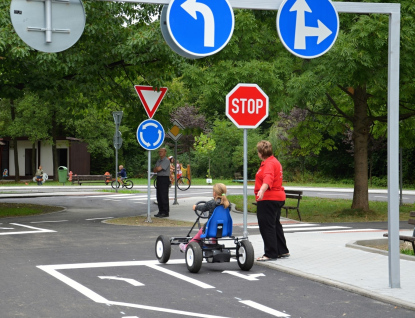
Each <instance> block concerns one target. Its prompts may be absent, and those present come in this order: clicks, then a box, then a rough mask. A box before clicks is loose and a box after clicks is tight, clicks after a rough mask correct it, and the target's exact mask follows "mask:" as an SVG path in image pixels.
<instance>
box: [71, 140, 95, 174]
mask: <svg viewBox="0 0 415 318" xmlns="http://www.w3.org/2000/svg"><path fill="white" fill-rule="evenodd" d="M69 167H70V170H71V171H72V172H73V174H91V155H90V154H89V152H88V151H87V144H86V143H84V142H77V141H72V142H71V145H70V146H69Z"/></svg>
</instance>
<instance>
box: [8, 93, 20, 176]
mask: <svg viewBox="0 0 415 318" xmlns="http://www.w3.org/2000/svg"><path fill="white" fill-rule="evenodd" d="M10 115H11V118H12V121H14V120H15V119H16V112H15V108H14V101H13V100H12V99H11V100H10ZM12 143H13V154H14V181H16V182H19V181H20V169H19V152H18V151H17V139H16V137H13V140H12ZM9 173H10V172H9Z"/></svg>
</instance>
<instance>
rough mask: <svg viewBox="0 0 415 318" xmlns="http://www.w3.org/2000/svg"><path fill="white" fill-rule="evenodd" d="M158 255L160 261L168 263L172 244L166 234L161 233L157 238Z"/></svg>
mask: <svg viewBox="0 0 415 318" xmlns="http://www.w3.org/2000/svg"><path fill="white" fill-rule="evenodd" d="M155 248H156V257H157V259H158V261H159V262H160V263H167V262H168V261H169V258H170V254H171V244H170V240H169V239H168V238H167V237H166V236H164V235H160V236H159V237H158V238H157V240H156V246H155Z"/></svg>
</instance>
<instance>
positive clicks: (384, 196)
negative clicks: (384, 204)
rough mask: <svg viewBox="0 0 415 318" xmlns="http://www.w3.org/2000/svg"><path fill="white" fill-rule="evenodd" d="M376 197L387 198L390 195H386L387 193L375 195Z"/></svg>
mask: <svg viewBox="0 0 415 318" xmlns="http://www.w3.org/2000/svg"><path fill="white" fill-rule="evenodd" d="M374 197H375V198H387V197H388V196H386V195H375V196H374Z"/></svg>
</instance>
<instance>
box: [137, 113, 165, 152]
mask: <svg viewBox="0 0 415 318" xmlns="http://www.w3.org/2000/svg"><path fill="white" fill-rule="evenodd" d="M164 137H165V134H164V129H163V126H162V125H161V124H160V123H159V122H158V121H157V120H154V119H147V120H145V121H143V122H142V123H141V124H140V125H139V126H138V128H137V141H138V143H139V144H140V145H141V147H143V148H144V149H146V150H155V149H157V148H159V147H160V146H161V145H162V144H163V142H164Z"/></svg>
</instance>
